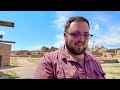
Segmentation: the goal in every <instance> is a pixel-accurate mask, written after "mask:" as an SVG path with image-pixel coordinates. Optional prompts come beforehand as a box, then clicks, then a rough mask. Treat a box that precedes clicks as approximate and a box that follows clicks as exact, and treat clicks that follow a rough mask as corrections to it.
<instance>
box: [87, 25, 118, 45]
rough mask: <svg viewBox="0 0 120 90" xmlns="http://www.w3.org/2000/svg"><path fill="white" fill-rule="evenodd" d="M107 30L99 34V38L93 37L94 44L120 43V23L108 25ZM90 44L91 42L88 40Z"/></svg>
mask: <svg viewBox="0 0 120 90" xmlns="http://www.w3.org/2000/svg"><path fill="white" fill-rule="evenodd" d="M107 29H108V30H107V32H105V33H104V34H101V33H99V34H101V35H99V34H98V35H99V38H95V40H94V41H95V44H102V43H103V44H104V45H115V44H119V43H120V25H109V26H108V28H107ZM89 44H90V46H91V45H93V43H92V42H91V41H90V42H89Z"/></svg>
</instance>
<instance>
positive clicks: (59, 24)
mask: <svg viewBox="0 0 120 90" xmlns="http://www.w3.org/2000/svg"><path fill="white" fill-rule="evenodd" d="M73 13H74V12H73V11H57V12H56V19H55V20H54V21H53V26H54V28H55V29H56V30H58V31H60V33H59V34H58V35H56V42H55V43H54V45H53V46H54V47H57V48H59V47H61V46H63V45H64V37H63V31H64V25H65V22H66V20H67V18H68V17H69V16H70V15H72V14H73Z"/></svg>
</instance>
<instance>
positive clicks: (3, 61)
mask: <svg viewBox="0 0 120 90" xmlns="http://www.w3.org/2000/svg"><path fill="white" fill-rule="evenodd" d="M10 54H11V45H9V44H3V43H0V67H1V66H7V65H9V64H10Z"/></svg>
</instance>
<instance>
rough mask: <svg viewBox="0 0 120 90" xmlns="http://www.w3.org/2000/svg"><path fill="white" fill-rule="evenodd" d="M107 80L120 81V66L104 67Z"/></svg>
mask: <svg viewBox="0 0 120 90" xmlns="http://www.w3.org/2000/svg"><path fill="white" fill-rule="evenodd" d="M103 70H104V71H105V73H106V78H107V79H120V64H119V63H118V64H112V65H108V66H103Z"/></svg>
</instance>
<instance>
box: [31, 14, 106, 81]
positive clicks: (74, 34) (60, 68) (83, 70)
mask: <svg viewBox="0 0 120 90" xmlns="http://www.w3.org/2000/svg"><path fill="white" fill-rule="evenodd" d="M89 29H90V25H89V22H88V20H87V19H86V18H84V17H81V16H76V17H71V18H69V20H68V21H67V22H66V24H65V30H64V39H65V45H64V47H62V48H59V49H58V50H56V51H54V52H50V53H46V54H44V56H43V57H42V58H41V60H40V62H39V64H38V66H37V69H36V71H35V74H34V77H33V78H34V79H105V73H104V71H103V70H102V67H101V65H100V63H99V62H98V61H97V60H96V58H95V57H94V56H93V55H92V54H91V53H89V52H87V51H86V49H87V46H88V41H89V39H90V37H91V36H93V35H91V34H89Z"/></svg>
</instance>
